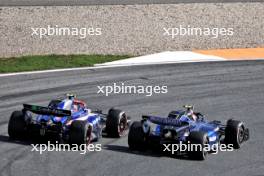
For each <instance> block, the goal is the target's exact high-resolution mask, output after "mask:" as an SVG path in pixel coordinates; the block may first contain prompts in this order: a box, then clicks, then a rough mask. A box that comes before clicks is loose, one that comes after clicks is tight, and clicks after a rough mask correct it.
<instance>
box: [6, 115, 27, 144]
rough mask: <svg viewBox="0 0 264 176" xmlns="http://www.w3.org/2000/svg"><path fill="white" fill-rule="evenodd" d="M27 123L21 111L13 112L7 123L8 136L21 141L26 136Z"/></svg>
mask: <svg viewBox="0 0 264 176" xmlns="http://www.w3.org/2000/svg"><path fill="white" fill-rule="evenodd" d="M26 132H27V122H26V118H25V114H24V113H23V112H22V111H14V112H13V113H12V115H11V117H10V119H9V122H8V135H9V137H10V138H11V139H21V138H24V137H25V136H26Z"/></svg>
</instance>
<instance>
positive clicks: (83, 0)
mask: <svg viewBox="0 0 264 176" xmlns="http://www.w3.org/2000/svg"><path fill="white" fill-rule="evenodd" d="M233 2H264V1H263V0H162V1H161V0H0V6H80V5H134V4H178V3H233Z"/></svg>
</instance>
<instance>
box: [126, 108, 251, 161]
mask: <svg viewBox="0 0 264 176" xmlns="http://www.w3.org/2000/svg"><path fill="white" fill-rule="evenodd" d="M184 108H185V110H179V111H172V112H170V113H169V115H168V117H166V118H164V117H157V116H150V115H143V116H142V120H141V121H135V122H133V123H132V125H131V127H130V130H129V134H128V145H129V148H130V149H131V150H138V151H144V150H146V149H154V148H155V149H159V150H160V149H162V148H164V146H168V144H170V145H171V144H173V145H175V144H180V143H181V144H189V146H190V144H193V146H195V145H196V146H198V145H199V146H201V148H200V149H199V148H196V150H193V148H192V150H187V151H186V150H185V151H179V150H178V151H177V152H176V154H183V155H187V156H188V157H191V158H193V159H196V160H204V159H205V158H206V156H207V154H208V153H209V152H210V151H211V152H212V151H215V149H214V148H215V147H218V146H219V145H222V144H224V145H228V146H231V147H232V149H238V148H240V146H241V144H242V143H243V142H244V141H247V140H248V139H249V130H248V128H246V127H245V124H244V123H243V122H241V121H237V120H233V119H230V120H228V121H227V123H226V124H225V125H223V124H222V123H221V122H220V121H206V120H205V119H204V116H203V115H202V114H201V113H199V112H194V111H193V106H190V105H185V106H184ZM205 147H207V149H206V150H205ZM189 149H190V148H189ZM162 151H164V150H162ZM173 154H174V153H173Z"/></svg>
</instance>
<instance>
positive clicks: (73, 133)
mask: <svg viewBox="0 0 264 176" xmlns="http://www.w3.org/2000/svg"><path fill="white" fill-rule="evenodd" d="M91 137H92V127H91V126H90V125H89V124H88V123H87V122H86V121H80V120H75V121H73V122H72V124H71V126H70V131H69V143H70V144H77V145H81V144H87V145H88V144H89V143H90V142H91Z"/></svg>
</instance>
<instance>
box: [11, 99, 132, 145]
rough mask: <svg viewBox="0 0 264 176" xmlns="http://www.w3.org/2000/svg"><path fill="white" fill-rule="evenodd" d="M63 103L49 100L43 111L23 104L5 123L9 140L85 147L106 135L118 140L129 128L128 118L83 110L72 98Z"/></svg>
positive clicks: (114, 111)
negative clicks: (41, 140)
mask: <svg viewBox="0 0 264 176" xmlns="http://www.w3.org/2000/svg"><path fill="white" fill-rule="evenodd" d="M67 96H68V97H67V98H66V99H63V100H52V101H50V103H49V105H48V106H47V107H41V106H36V105H28V104H24V105H23V109H22V110H21V111H14V112H13V113H12V115H11V117H10V120H9V123H8V134H9V137H10V138H12V139H23V138H25V137H28V136H34V137H36V136H37V137H38V138H39V137H48V138H49V139H56V141H62V142H65V141H66V142H68V143H70V144H78V145H81V144H89V143H90V142H93V141H97V140H98V139H100V138H101V137H102V135H103V134H106V135H108V136H111V137H121V136H123V135H124V134H125V132H126V130H127V129H128V127H129V123H130V118H129V117H127V115H126V113H125V112H124V111H122V110H118V109H113V108H112V109H110V110H109V112H108V114H103V113H102V111H101V110H91V109H89V108H87V106H86V104H85V103H84V102H83V101H80V100H77V99H76V98H75V96H74V95H67Z"/></svg>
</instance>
